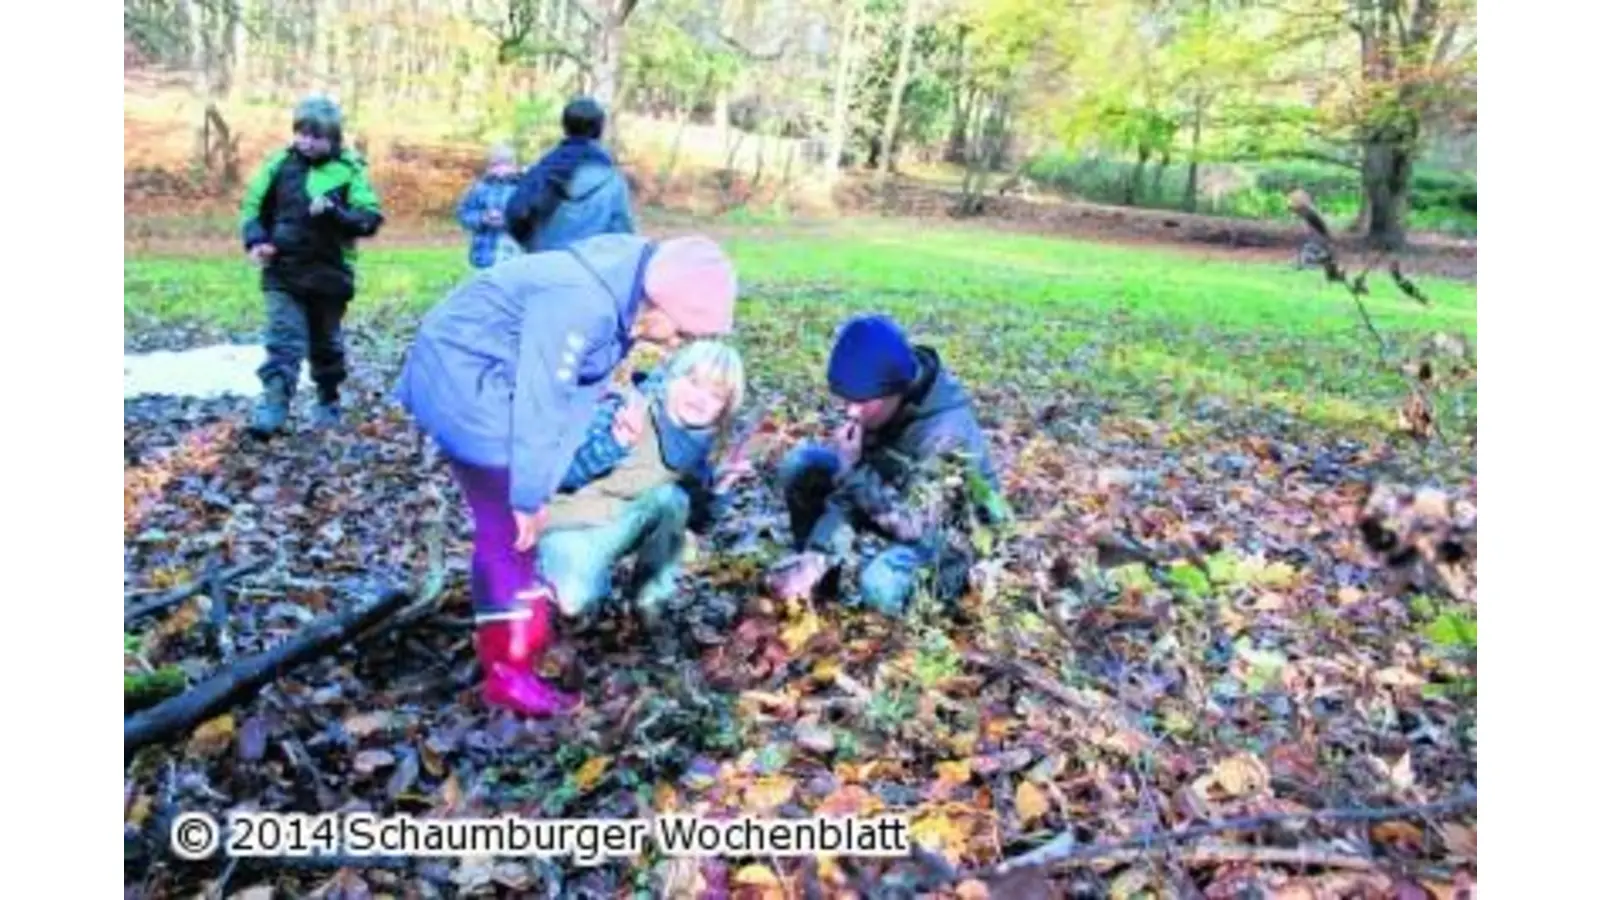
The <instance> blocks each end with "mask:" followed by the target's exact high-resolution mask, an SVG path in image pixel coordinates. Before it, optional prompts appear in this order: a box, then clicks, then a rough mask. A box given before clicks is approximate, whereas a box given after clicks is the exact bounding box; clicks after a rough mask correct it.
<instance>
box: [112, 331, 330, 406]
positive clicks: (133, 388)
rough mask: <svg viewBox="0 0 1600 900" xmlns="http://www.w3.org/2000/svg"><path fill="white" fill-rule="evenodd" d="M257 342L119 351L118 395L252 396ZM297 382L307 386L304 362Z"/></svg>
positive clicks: (257, 383)
mask: <svg viewBox="0 0 1600 900" xmlns="http://www.w3.org/2000/svg"><path fill="white" fill-rule="evenodd" d="M266 358H267V351H266V348H264V347H262V346H260V345H259V344H215V345H212V346H210V347H196V348H194V349H193V350H183V351H179V352H173V351H170V350H159V351H156V352H154V353H123V354H122V398H123V399H124V400H126V399H129V398H131V397H138V396H141V395H145V394H166V395H169V396H174V397H199V398H202V399H214V398H217V397H226V396H236V397H254V396H256V395H258V394H260V393H261V379H260V378H258V377H256V369H257V368H259V367H260V366H261V364H262V363H263V362H264V361H266ZM300 384H301V386H302V387H304V388H310V387H311V376H310V374H309V373H308V372H307V371H306V368H305V367H304V366H302V367H301V369H300Z"/></svg>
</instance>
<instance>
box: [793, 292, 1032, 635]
mask: <svg viewBox="0 0 1600 900" xmlns="http://www.w3.org/2000/svg"><path fill="white" fill-rule="evenodd" d="M828 386H829V389H830V390H831V391H832V393H833V394H834V396H835V397H837V398H838V399H839V400H841V401H843V403H844V404H845V410H846V414H847V416H848V420H847V422H846V424H845V425H844V427H843V428H842V429H841V430H840V433H839V434H838V435H836V436H835V440H834V442H833V445H832V446H828V445H821V444H813V445H807V446H802V447H800V448H798V449H796V450H795V451H794V452H793V453H791V454H790V455H789V457H788V458H787V459H785V460H784V462H783V465H782V469H781V470H780V472H779V475H778V480H779V484H780V486H781V488H782V490H783V496H784V502H785V504H786V505H787V506H788V508H789V523H790V527H791V529H792V531H793V536H794V541H795V550H796V551H797V552H796V554H795V555H794V556H791V557H789V558H788V559H786V560H784V561H782V562H781V563H780V564H779V565H778V567H777V568H776V571H775V572H774V573H773V577H772V580H771V586H772V588H773V590H774V592H775V593H776V594H777V595H778V596H779V597H780V598H785V599H788V598H797V597H804V596H809V595H810V594H811V592H812V591H813V590H814V589H815V588H816V586H817V585H818V583H819V582H821V580H822V578H823V576H825V575H826V574H827V573H828V572H829V571H830V570H833V569H835V568H836V567H839V566H840V565H842V564H843V563H845V562H846V561H848V560H851V559H853V558H855V556H856V554H857V548H856V547H855V543H856V540H857V534H856V529H857V528H863V529H865V530H867V531H869V532H871V533H875V534H877V535H879V536H881V537H883V538H886V539H887V541H888V543H889V546H888V548H887V549H885V550H884V551H883V552H882V553H879V554H877V555H876V556H874V557H873V558H872V559H871V560H870V561H869V562H868V563H867V565H866V567H865V568H864V569H863V570H862V571H861V573H860V595H859V596H860V599H861V600H862V601H864V602H865V604H866V605H867V606H870V607H871V608H873V609H875V610H877V611H879V612H881V613H884V614H886V615H891V616H899V615H903V614H904V613H905V611H906V609H907V605H908V603H909V602H910V601H911V599H912V597H913V595H914V594H915V592H916V587H917V583H918V581H919V579H920V578H921V577H922V576H923V575H924V574H925V573H930V572H931V573H933V574H936V575H937V576H938V577H937V579H936V582H935V593H936V595H937V599H939V600H941V601H943V602H950V601H953V600H954V599H956V598H957V597H959V596H960V594H961V593H962V592H963V591H964V590H965V588H966V586H967V578H968V569H969V567H970V565H971V564H972V562H974V560H973V559H971V558H969V557H970V552H969V549H970V548H968V547H966V546H964V545H965V544H966V543H967V542H966V541H964V540H951V539H950V537H951V535H948V534H943V533H941V531H942V529H943V528H944V527H945V524H946V523H944V522H942V521H941V520H940V515H941V513H942V510H941V509H940V508H939V506H940V502H939V499H938V497H937V496H936V495H937V492H938V491H939V490H940V487H941V486H940V484H939V483H938V482H939V479H940V478H941V473H940V472H939V471H938V465H939V463H940V461H941V459H944V458H950V459H953V460H954V461H955V462H956V463H957V464H958V466H959V467H960V468H961V470H962V471H963V474H964V475H965V478H964V479H963V481H964V482H965V484H966V485H967V486H968V487H969V488H972V489H973V490H971V493H972V494H974V495H975V496H974V500H975V503H974V506H975V507H976V510H977V515H978V517H979V518H980V519H984V520H987V521H989V522H997V521H999V520H1001V519H1003V518H1005V517H1007V516H1008V515H1009V510H1008V509H1007V507H1006V504H1005V500H1004V498H1003V497H1002V496H1001V494H1000V484H999V478H998V476H997V474H996V472H995V470H994V467H993V465H992V463H991V462H990V459H989V451H988V445H987V443H988V442H987V440H986V439H985V438H984V434H983V430H982V429H981V428H980V427H979V425H978V419H977V416H976V415H975V414H974V412H973V407H972V401H971V399H970V398H969V397H968V396H967V392H966V390H965V389H964V388H963V387H962V386H961V384H960V383H959V382H957V381H956V380H955V378H954V377H953V376H952V375H951V374H950V372H949V371H948V370H947V369H946V368H945V367H944V364H943V362H942V361H941V360H940V359H939V355H938V353H936V352H935V351H934V350H933V348H931V347H924V346H915V345H912V344H911V343H910V341H909V340H908V339H907V338H906V336H905V334H904V332H902V331H901V330H900V327H899V326H898V325H896V324H895V323H894V322H892V321H891V320H889V319H888V318H885V317H883V316H861V317H859V318H855V319H852V320H850V321H849V322H847V323H846V324H845V326H844V328H842V329H841V330H840V332H839V335H838V337H837V339H836V340H835V342H834V345H833V351H832V353H831V355H830V357H829V360H828ZM930 495H933V496H930ZM962 537H965V536H962Z"/></svg>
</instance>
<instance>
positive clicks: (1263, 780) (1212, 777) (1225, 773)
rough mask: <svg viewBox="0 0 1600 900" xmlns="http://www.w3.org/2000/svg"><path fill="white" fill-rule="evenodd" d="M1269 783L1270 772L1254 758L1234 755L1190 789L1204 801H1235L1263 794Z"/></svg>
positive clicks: (1200, 778) (1247, 755) (1221, 762)
mask: <svg viewBox="0 0 1600 900" xmlns="http://www.w3.org/2000/svg"><path fill="white" fill-rule="evenodd" d="M1271 783H1272V772H1271V771H1270V770H1268V769H1267V765H1266V763H1263V762H1262V761H1261V760H1260V759H1258V758H1257V757H1256V756H1255V755H1254V754H1251V753H1236V754H1234V755H1232V756H1229V757H1227V758H1226V759H1223V760H1221V761H1219V762H1218V763H1217V764H1216V765H1215V766H1212V768H1211V771H1209V772H1207V773H1206V774H1205V775H1202V776H1200V777H1199V778H1198V779H1196V780H1195V782H1194V784H1193V785H1192V786H1191V790H1193V791H1194V792H1195V793H1196V794H1197V795H1198V796H1199V797H1201V798H1202V799H1204V800H1207V801H1216V800H1238V799H1241V798H1246V797H1253V796H1255V795H1257V794H1260V793H1262V792H1264V791H1265V790H1266V789H1267V786H1268V785H1270V784H1271Z"/></svg>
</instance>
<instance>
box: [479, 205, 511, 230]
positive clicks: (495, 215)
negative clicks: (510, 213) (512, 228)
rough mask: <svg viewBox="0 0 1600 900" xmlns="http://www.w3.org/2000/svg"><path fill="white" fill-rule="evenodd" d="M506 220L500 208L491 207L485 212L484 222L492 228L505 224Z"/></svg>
mask: <svg viewBox="0 0 1600 900" xmlns="http://www.w3.org/2000/svg"><path fill="white" fill-rule="evenodd" d="M505 221H506V217H505V216H504V215H502V214H501V212H500V210H498V209H491V210H488V211H487V212H485V213H484V214H483V224H485V225H488V226H489V227H490V228H499V227H500V226H501V225H504V224H505Z"/></svg>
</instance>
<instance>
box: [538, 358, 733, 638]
mask: <svg viewBox="0 0 1600 900" xmlns="http://www.w3.org/2000/svg"><path fill="white" fill-rule="evenodd" d="M634 382H635V384H634V386H633V387H632V388H631V389H629V390H625V391H623V392H621V393H618V394H616V395H613V396H612V397H610V398H608V399H607V401H606V403H605V404H604V405H603V407H602V408H601V410H600V412H599V413H598V414H597V415H596V416H595V419H594V421H593V422H592V423H590V426H589V433H588V437H587V439H586V440H585V442H584V444H583V446H581V447H580V448H579V449H578V452H577V453H576V454H575V455H574V457H573V461H572V466H571V467H570V468H569V469H568V470H567V475H566V477H565V478H564V479H563V480H562V482H561V493H560V494H559V495H557V496H556V497H555V499H554V500H552V501H551V503H550V525H549V527H548V530H547V531H546V533H545V536H544V538H543V539H542V540H541V541H540V542H539V564H540V568H541V569H542V570H543V571H544V574H545V577H546V578H548V579H550V582H551V584H552V585H553V586H554V588H555V592H556V604H557V605H558V606H559V607H560V609H561V611H562V613H563V614H565V615H567V616H580V615H583V614H585V613H587V612H588V611H590V610H591V609H593V608H594V607H595V606H596V605H597V604H599V603H600V602H602V601H604V600H605V599H606V598H607V597H609V596H610V594H611V573H612V570H613V569H614V568H615V567H616V564H617V563H618V562H620V561H622V560H623V559H624V558H626V557H628V556H630V555H636V558H635V562H634V567H633V576H632V582H631V584H630V585H629V588H628V591H627V593H628V595H629V596H630V597H632V598H633V600H634V602H635V604H636V605H637V607H638V610H639V613H640V615H641V616H642V617H643V618H644V620H645V622H646V623H647V624H648V625H651V626H654V625H656V624H659V622H660V618H661V611H662V609H661V608H662V605H663V603H664V602H665V601H666V600H667V599H668V598H669V597H670V596H671V595H672V592H673V590H674V588H675V587H676V583H677V575H678V565H679V561H680V559H681V557H682V554H683V551H684V544H685V536H686V533H687V531H688V530H690V528H691V527H692V526H696V525H699V526H701V527H703V525H704V524H709V523H708V522H707V520H708V519H709V517H710V515H711V513H712V510H711V509H710V506H711V504H712V503H713V502H714V498H713V490H714V481H715V480H716V479H715V476H714V474H713V471H712V465H711V458H712V455H713V453H714V452H715V450H716V448H717V447H718V446H719V445H720V444H721V443H723V442H724V441H725V439H726V437H727V434H728V431H729V429H730V427H731V425H732V423H733V417H734V414H735V413H736V412H737V411H738V409H739V406H740V404H741V403H742V402H743V399H744V363H743V361H742V360H741V359H740V357H739V352H738V351H737V350H735V349H733V348H732V347H730V346H728V345H727V344H723V343H719V342H716V341H697V342H695V343H693V344H690V345H689V346H688V347H686V348H684V349H683V350H681V351H679V352H677V353H675V354H674V355H673V356H672V357H671V358H670V359H668V360H667V362H666V364H665V365H664V366H662V367H661V368H659V369H658V370H657V371H656V372H654V373H651V374H648V375H646V373H643V372H640V373H636V374H635V375H634Z"/></svg>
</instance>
